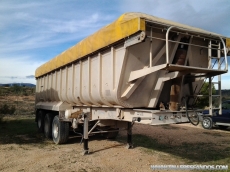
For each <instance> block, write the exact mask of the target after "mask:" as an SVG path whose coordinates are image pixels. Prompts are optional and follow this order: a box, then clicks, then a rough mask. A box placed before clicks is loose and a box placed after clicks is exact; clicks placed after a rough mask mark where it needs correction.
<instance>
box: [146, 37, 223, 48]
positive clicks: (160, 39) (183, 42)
mask: <svg viewBox="0 0 230 172" xmlns="http://www.w3.org/2000/svg"><path fill="white" fill-rule="evenodd" d="M147 38H152V39H158V40H162V41H165V40H166V39H163V38H157V37H154V36H152V37H151V36H147ZM168 41H169V42H173V43H180V44H184V45H192V46H194V47H201V48H206V49H212V50H222V49H218V48H209V47H206V46H202V45H196V44H190V43H185V42H180V41H173V40H168Z"/></svg>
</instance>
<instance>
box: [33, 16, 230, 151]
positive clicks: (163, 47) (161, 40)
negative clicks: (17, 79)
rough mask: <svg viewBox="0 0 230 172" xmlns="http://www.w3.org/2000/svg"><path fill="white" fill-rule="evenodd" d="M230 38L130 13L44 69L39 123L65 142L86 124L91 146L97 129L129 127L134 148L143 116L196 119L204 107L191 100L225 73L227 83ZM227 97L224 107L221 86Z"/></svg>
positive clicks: (147, 120)
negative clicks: (198, 108) (135, 127)
mask: <svg viewBox="0 0 230 172" xmlns="http://www.w3.org/2000/svg"><path fill="white" fill-rule="evenodd" d="M226 42H227V43H226ZM228 44H229V39H228V38H226V37H224V36H221V35H219V34H216V33H212V32H208V31H205V30H202V29H199V28H194V27H190V26H187V25H184V24H180V23H176V22H172V21H169V20H165V19H161V18H157V17H154V16H150V15H147V14H143V13H125V14H123V15H122V16H120V17H119V18H118V19H117V20H116V21H114V22H113V23H111V24H109V25H107V26H105V27H103V28H102V29H100V30H99V31H97V32H96V33H94V34H92V35H91V36H89V37H87V38H85V39H84V40H82V41H81V42H79V43H77V44H76V45H74V46H73V47H71V48H69V49H68V50H66V51H64V52H63V53H61V54H60V55H58V56H56V57H55V58H53V59H51V60H50V61H48V62H47V63H45V64H43V65H42V66H40V67H39V68H38V69H37V70H36V72H35V77H36V81H37V83H36V105H35V106H36V107H35V108H36V122H37V126H38V129H39V131H42V132H44V133H45V136H46V137H50V138H53V141H54V142H55V143H56V144H61V143H65V142H66V141H67V140H68V136H69V130H70V129H72V130H74V131H78V130H80V129H81V128H83V137H84V152H85V153H87V152H88V136H89V135H91V134H95V133H103V134H104V136H105V137H106V138H115V137H116V135H117V134H118V131H119V130H121V129H126V130H127V142H128V147H132V125H133V124H134V123H135V122H137V123H142V124H149V125H161V124H171V123H181V122H188V121H192V120H196V119H197V118H198V113H199V112H198V111H196V110H194V109H191V107H192V106H193V105H194V102H196V99H197V97H198V96H201V95H199V91H200V89H201V87H202V85H203V83H204V81H205V79H206V78H207V79H208V81H209V83H210V84H209V85H210V88H211V85H212V78H213V77H214V76H218V89H219V90H220V89H221V74H224V73H226V72H227V71H228V64H227V53H228V47H226V45H228ZM210 90H211V89H210ZM209 93H210V95H209V100H210V103H209V105H210V113H212V92H211V91H210V92H209ZM219 97H220V106H221V92H219ZM220 111H221V108H220ZM220 113H221V112H220Z"/></svg>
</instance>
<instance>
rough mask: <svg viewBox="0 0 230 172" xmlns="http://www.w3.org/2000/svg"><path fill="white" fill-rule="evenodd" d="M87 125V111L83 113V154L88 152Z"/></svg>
mask: <svg viewBox="0 0 230 172" xmlns="http://www.w3.org/2000/svg"><path fill="white" fill-rule="evenodd" d="M88 126H89V118H88V113H86V114H84V131H83V132H84V151H83V153H82V154H83V155H87V154H89V147H88V140H89V135H88Z"/></svg>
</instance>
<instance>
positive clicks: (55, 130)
mask: <svg viewBox="0 0 230 172" xmlns="http://www.w3.org/2000/svg"><path fill="white" fill-rule="evenodd" d="M53 135H54V137H55V138H57V136H58V125H57V124H54V126H53Z"/></svg>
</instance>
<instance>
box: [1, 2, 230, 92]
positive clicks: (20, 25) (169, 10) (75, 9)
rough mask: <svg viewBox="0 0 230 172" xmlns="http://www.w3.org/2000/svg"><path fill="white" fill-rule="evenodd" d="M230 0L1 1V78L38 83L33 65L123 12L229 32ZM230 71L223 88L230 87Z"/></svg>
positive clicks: (74, 42)
mask: <svg viewBox="0 0 230 172" xmlns="http://www.w3.org/2000/svg"><path fill="white" fill-rule="evenodd" d="M229 9H230V1H229V0H202V1H201V0H164V1H163V0H135V1H134V0H120V1H118V0H64V1H63V0H49V1H47V0H39V1H35V0H1V1H0V83H9V82H23V83H34V84H35V80H34V78H33V77H31V75H34V72H35V69H36V68H37V67H38V66H40V65H41V64H43V63H45V62H46V61H48V60H50V59H51V58H53V57H55V56H56V55H58V54H60V53H61V52H63V51H64V50H66V49H67V48H69V47H71V46H73V45H75V44H76V43H77V42H79V41H80V40H82V39H84V38H85V37H87V36H88V35H90V34H92V33H94V32H95V31H97V30H98V29H100V28H101V27H103V26H105V25H107V24H109V23H111V22H112V21H114V20H116V19H117V18H118V17H119V16H120V15H121V14H123V13H125V12H143V13H147V14H150V15H154V16H157V17H161V18H165V19H169V20H173V21H177V22H180V23H183V24H188V25H191V26H195V27H199V28H202V29H205V30H209V31H212V32H216V33H219V34H222V35H224V36H227V37H230V18H229V16H230V10H229ZM229 83H230V74H229V73H228V74H225V75H223V77H222V88H223V89H230V84H229Z"/></svg>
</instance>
